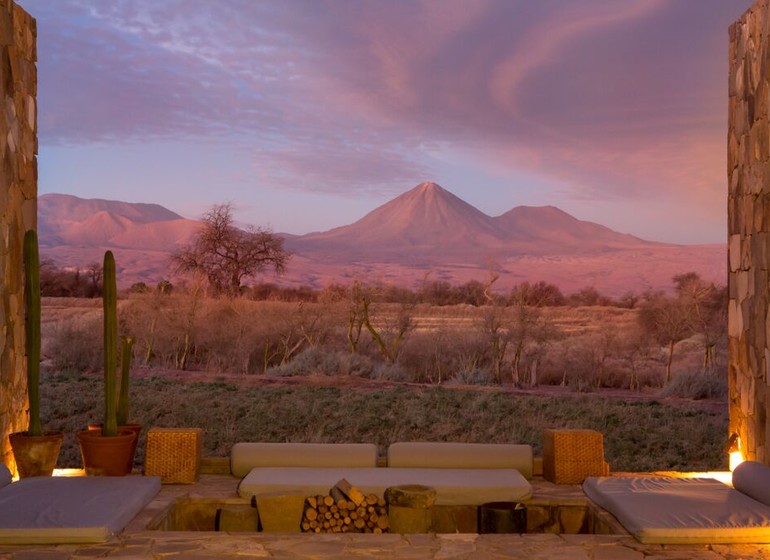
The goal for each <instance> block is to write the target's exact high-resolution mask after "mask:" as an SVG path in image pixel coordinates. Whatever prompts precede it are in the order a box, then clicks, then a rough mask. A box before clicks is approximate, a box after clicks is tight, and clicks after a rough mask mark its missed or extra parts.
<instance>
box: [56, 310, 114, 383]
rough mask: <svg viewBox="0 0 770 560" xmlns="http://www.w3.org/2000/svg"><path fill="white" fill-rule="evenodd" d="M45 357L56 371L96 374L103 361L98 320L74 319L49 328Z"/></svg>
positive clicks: (94, 318)
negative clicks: (93, 372) (94, 372)
mask: <svg viewBox="0 0 770 560" xmlns="http://www.w3.org/2000/svg"><path fill="white" fill-rule="evenodd" d="M44 356H45V357H47V358H48V359H50V363H51V365H52V366H53V367H54V368H56V369H57V370H72V371H96V370H99V369H100V368H101V367H102V364H103V360H104V354H103V344H102V323H101V319H100V318H97V317H93V316H86V317H76V318H72V319H70V320H67V321H66V322H65V321H61V322H58V323H56V324H55V325H52V326H51V328H50V330H49V334H48V336H47V340H46V344H45V348H44Z"/></svg>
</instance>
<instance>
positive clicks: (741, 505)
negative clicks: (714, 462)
mask: <svg viewBox="0 0 770 560" xmlns="http://www.w3.org/2000/svg"><path fill="white" fill-rule="evenodd" d="M583 490H584V492H585V493H586V495H587V496H588V497H589V498H590V499H591V500H592V501H593V502H595V503H596V504H598V505H599V506H601V507H603V508H604V509H606V510H607V511H609V512H610V513H612V515H614V516H615V517H616V518H617V519H618V521H620V523H621V524H622V525H623V527H625V528H626V530H627V531H628V532H629V533H631V534H632V535H633V536H634V537H636V538H637V539H638V540H639V541H640V542H643V543H659V544H696V543H709V544H720V543H721V544H727V543H770V506H766V505H765V504H762V503H760V502H758V501H756V500H754V499H752V498H750V497H749V496H747V495H745V494H742V493H741V492H738V491H737V490H734V489H733V488H730V487H729V486H727V485H726V484H723V483H721V482H719V481H718V480H715V479H711V478H667V477H649V478H645V477H638V478H625V477H617V478H615V477H600V478H587V479H586V480H585V482H584V483H583Z"/></svg>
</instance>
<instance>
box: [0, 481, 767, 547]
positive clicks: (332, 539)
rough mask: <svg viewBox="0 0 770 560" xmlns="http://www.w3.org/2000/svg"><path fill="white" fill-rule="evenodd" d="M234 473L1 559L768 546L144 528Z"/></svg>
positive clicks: (212, 494) (546, 487)
mask: <svg viewBox="0 0 770 560" xmlns="http://www.w3.org/2000/svg"><path fill="white" fill-rule="evenodd" d="M236 485H237V480H236V479H235V478H233V477H231V476H229V475H216V474H205V475H202V476H201V477H200V479H199V481H198V482H197V483H196V484H193V485H164V486H163V488H162V490H161V492H160V494H159V495H158V496H157V497H156V499H155V500H153V502H152V503H151V504H149V505H148V506H147V508H145V510H144V511H142V512H141V513H140V514H139V515H138V516H137V517H136V518H135V519H134V520H133V521H132V522H131V524H130V525H129V526H128V527H127V528H126V530H125V531H124V532H123V533H122V534H121V535H119V536H117V537H114V538H113V539H112V540H111V541H109V542H107V543H103V544H89V545H85V544H80V545H77V544H67V545H47V546H37V545H27V546H0V559H2V560H60V559H61V560H63V559H70V558H72V559H80V558H82V559H86V558H122V559H126V560H128V559H150V558H152V559H176V558H179V559H185V560H197V559H204V558H207V559H211V558H223V559H228V558H230V559H239V560H244V559H248V558H286V559H288V558H297V559H308V560H311V559H312V560H322V559H335V560H347V559H351V560H352V559H362V558H381V559H395V560H402V559H403V560H422V559H426V560H427V559H431V560H453V559H458V560H459V559H471V558H474V559H475V558H484V559H487V558H489V559H492V560H503V559H509V558H510V559H514V558H516V559H528V560H532V559H534V560H538V559H564V560H573V559H574V560H615V559H617V560H637V559H638V560H642V559H646V560H658V559H659V560H684V559H694V560H727V559H729V560H738V559H754V558H770V545H644V544H640V543H639V542H637V541H636V540H635V539H634V538H633V537H631V536H629V535H580V534H578V535H567V534H548V533H540V534H525V535H478V534H419V535H398V534H383V535H372V534H351V533H348V534H337V535H323V534H321V535H317V534H303V533H292V534H274V533H273V534H270V533H256V532H255V533H223V532H202V531H157V530H148V529H147V527H148V525H149V524H150V523H151V522H152V521H153V520H157V519H158V518H159V516H162V515H163V512H164V511H166V510H167V509H168V508H169V506H170V504H171V503H172V502H173V501H174V500H176V499H177V498H180V497H183V496H189V497H191V498H223V499H226V498H236V497H237V493H236ZM533 485H534V487H535V491H534V496H533V499H534V500H539V501H541V502H548V501H550V500H555V501H558V502H559V503H565V502H579V501H581V500H583V501H585V497H584V496H583V494H582V491H581V489H580V487H579V486H569V485H555V484H551V483H549V482H546V481H544V480H542V479H540V478H536V479H535V480H534V481H533Z"/></svg>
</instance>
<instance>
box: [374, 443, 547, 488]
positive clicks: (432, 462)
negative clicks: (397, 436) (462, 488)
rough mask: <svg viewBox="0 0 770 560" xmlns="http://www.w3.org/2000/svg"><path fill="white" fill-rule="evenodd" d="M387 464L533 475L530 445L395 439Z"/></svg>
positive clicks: (392, 465) (389, 450)
mask: <svg viewBox="0 0 770 560" xmlns="http://www.w3.org/2000/svg"><path fill="white" fill-rule="evenodd" d="M388 467H389V468H390V467H420V468H434V469H515V470H517V471H519V472H520V473H521V474H522V475H523V476H524V477H525V478H528V479H529V478H532V446H531V445H520V444H503V443H454V442H422V441H421V442H411V441H410V442H396V443H392V444H391V445H390V446H389V447H388Z"/></svg>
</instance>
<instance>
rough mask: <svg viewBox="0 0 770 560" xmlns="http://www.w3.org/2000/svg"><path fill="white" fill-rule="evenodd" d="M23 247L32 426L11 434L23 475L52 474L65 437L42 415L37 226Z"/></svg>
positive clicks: (29, 231) (25, 327)
mask: <svg viewBox="0 0 770 560" xmlns="http://www.w3.org/2000/svg"><path fill="white" fill-rule="evenodd" d="M23 251H24V253H23V255H24V257H23V259H24V307H25V313H26V316H25V321H24V334H25V342H24V344H25V350H26V354H27V395H28V399H29V427H28V429H27V431H26V432H16V433H13V434H10V435H9V439H10V442H11V448H12V449H13V455H14V459H15V461H16V466H17V468H18V471H19V476H20V477H21V478H25V477H30V476H50V475H51V474H52V473H53V469H54V467H55V466H56V461H57V460H58V458H59V451H60V449H61V444H62V441H63V439H64V435H63V434H62V433H61V432H44V431H43V423H42V420H41V419H40V315H41V313H40V307H41V306H40V258H39V255H38V243H37V232H36V231H35V230H28V231H27V232H25V234H24V246H23Z"/></svg>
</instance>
